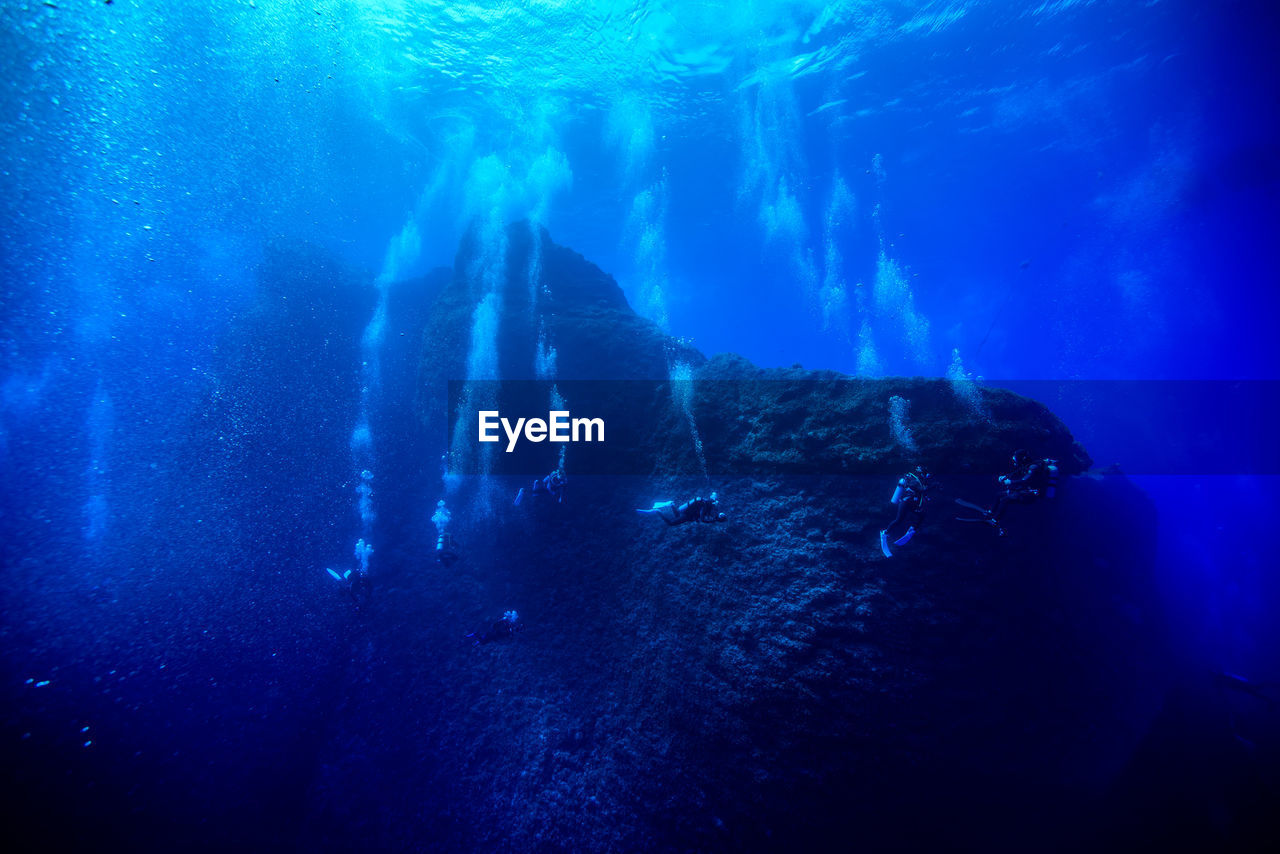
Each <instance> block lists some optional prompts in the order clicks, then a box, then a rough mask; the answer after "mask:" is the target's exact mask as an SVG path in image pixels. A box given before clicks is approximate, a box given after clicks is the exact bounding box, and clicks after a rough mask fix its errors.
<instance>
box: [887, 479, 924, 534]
mask: <svg viewBox="0 0 1280 854" xmlns="http://www.w3.org/2000/svg"><path fill="white" fill-rule="evenodd" d="M898 486H899V487H901V489H902V494H901V495H899V496H898V514H897V515H896V516H894V517H893V521H892V522H890V523H889V527H887V528H885V529H884V532H885V536H886V538H887V539H890V540H893V539H897V538H896V537H894V536H893V529H894V528H895V527H897V526H898V524H899V523H900V522H902V521H903V520H904V519H907V518H908V516H910V520H909V521H908V522H907V527H914V526H916V525H919V524H920V523H921V522H923V521H924V495H925V492H926V491H928V489H929V486H928V484H926V483H925V482H924V481H923V480H921V479H920V476H919V475H917V474H916V473H915V472H908V473H907V474H904V475H903V476H902V477H901V478H899V479H898ZM904 533H905V532H904Z"/></svg>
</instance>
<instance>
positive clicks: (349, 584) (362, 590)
mask: <svg viewBox="0 0 1280 854" xmlns="http://www.w3.org/2000/svg"><path fill="white" fill-rule="evenodd" d="M325 572H327V573H329V574H330V575H331V576H333V580H334V581H336V582H338V583H339V584H341V585H342V588H343V590H344V591H345V592H346V593H347V595H348V596H350V597H351V601H352V602H353V603H355V606H356V610H357V611H358V610H360V606H361V605H367V604H369V597H370V596H372V595H373V583H372V582H371V581H369V573H368V571H367V570H363V569H360V568H359V567H356V568H355V569H348V570H347V571H346V572H344V573H342V574H341V575H339V574H338V571H337V570H336V569H326V570H325Z"/></svg>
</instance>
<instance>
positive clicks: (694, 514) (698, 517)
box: [663, 498, 720, 525]
mask: <svg viewBox="0 0 1280 854" xmlns="http://www.w3.org/2000/svg"><path fill="white" fill-rule="evenodd" d="M663 521H664V522H666V523H667V524H668V525H683V524H684V523H685V522H718V521H720V513H719V511H718V510H717V509H716V503H715V502H714V501H712V500H711V499H709V498H694V499H692V500H689V501H686V502H685V503H684V504H681V505H680V506H679V507H677V508H676V515H675V519H673V520H668V519H667V518H666V517H665V516H664V517H663Z"/></svg>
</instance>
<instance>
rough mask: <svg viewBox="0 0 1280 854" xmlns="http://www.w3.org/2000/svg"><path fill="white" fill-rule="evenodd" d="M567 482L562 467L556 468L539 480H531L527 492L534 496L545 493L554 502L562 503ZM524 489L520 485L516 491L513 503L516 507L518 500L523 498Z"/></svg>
mask: <svg viewBox="0 0 1280 854" xmlns="http://www.w3.org/2000/svg"><path fill="white" fill-rule="evenodd" d="M568 482H569V479H568V478H567V477H565V476H564V469H556V470H555V471H553V472H552V473H551V474H549V475H547V476H546V477H544V478H542V479H541V480H535V481H534V482H533V487H532V488H531V489H530V490H529V494H530V495H532V496H534V497H537V496H540V495H546V496H549V497H551V498H554V499H555V500H556V503H562V502H563V501H564V487H565V484H567V483H568ZM524 491H525V490H524V487H523V486H522V487H520V491H519V492H517V493H516V502H515V504H516V506H517V507H519V506H520V502H521V501H523V500H524Z"/></svg>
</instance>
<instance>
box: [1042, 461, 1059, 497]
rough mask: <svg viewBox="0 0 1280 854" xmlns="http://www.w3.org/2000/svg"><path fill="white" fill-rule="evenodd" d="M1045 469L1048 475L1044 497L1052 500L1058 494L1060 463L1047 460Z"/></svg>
mask: <svg viewBox="0 0 1280 854" xmlns="http://www.w3.org/2000/svg"><path fill="white" fill-rule="evenodd" d="M1044 469H1045V473H1046V475H1047V476H1046V478H1045V482H1044V497H1045V498H1052V497H1053V496H1054V495H1056V494H1057V492H1058V461H1057V460H1045V461H1044Z"/></svg>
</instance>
